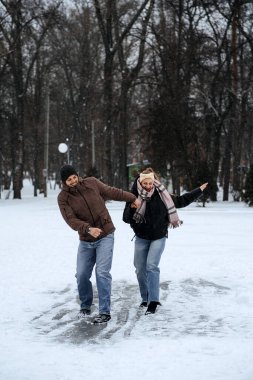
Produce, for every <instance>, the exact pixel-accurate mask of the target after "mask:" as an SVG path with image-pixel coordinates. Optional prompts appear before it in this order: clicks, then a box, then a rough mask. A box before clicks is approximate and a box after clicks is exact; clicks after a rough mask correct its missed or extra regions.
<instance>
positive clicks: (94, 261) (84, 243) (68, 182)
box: [58, 165, 140, 323]
mask: <svg viewBox="0 0 253 380" xmlns="http://www.w3.org/2000/svg"><path fill="white" fill-rule="evenodd" d="M60 174H61V180H62V183H63V186H62V190H61V192H60V193H59V195H58V205H59V208H60V211H61V214H62V216H63V218H64V220H65V222H66V223H67V224H68V225H69V226H70V227H71V228H72V229H73V230H75V231H78V234H79V240H80V242H79V247H78V253H77V271H76V278H77V285H78V292H79V298H80V304H81V310H80V313H79V318H85V317H86V316H87V315H89V314H90V313H91V305H92V301H93V290H92V283H91V281H90V278H91V275H92V271H93V268H94V266H95V265H96V283H97V290H98V299H99V315H98V316H97V317H95V319H94V323H106V322H108V321H109V320H110V319H111V315H110V306H111V282H112V277H111V274H110V270H111V266H112V256H113V244H114V235H113V233H114V230H115V227H114V225H113V222H112V220H111V217H110V215H109V212H108V210H107V208H106V206H105V201H106V200H109V199H111V200H115V201H125V202H130V203H131V206H132V207H139V206H140V201H139V200H137V197H136V196H135V195H134V194H132V193H129V192H126V191H123V190H120V189H116V188H115V187H110V186H107V185H105V184H104V183H102V182H100V181H99V180H97V179H96V178H94V177H88V178H85V179H83V178H81V177H79V176H78V174H77V172H76V170H75V168H73V166H71V165H65V166H63V167H62V168H61V171H60Z"/></svg>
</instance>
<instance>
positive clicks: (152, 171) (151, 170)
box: [141, 167, 159, 180]
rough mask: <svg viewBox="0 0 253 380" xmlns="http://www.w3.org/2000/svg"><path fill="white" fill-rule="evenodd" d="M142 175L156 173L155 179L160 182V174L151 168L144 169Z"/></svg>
mask: <svg viewBox="0 0 253 380" xmlns="http://www.w3.org/2000/svg"><path fill="white" fill-rule="evenodd" d="M141 173H143V174H148V173H154V177H155V179H157V180H159V176H158V174H157V173H156V172H155V171H154V170H153V169H152V168H151V167H150V168H146V169H144V170H143V171H142V172H141Z"/></svg>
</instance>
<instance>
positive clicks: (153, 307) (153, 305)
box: [145, 301, 161, 315]
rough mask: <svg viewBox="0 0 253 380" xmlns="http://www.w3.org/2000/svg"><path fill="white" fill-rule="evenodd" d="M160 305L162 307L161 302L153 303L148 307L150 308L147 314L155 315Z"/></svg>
mask: <svg viewBox="0 0 253 380" xmlns="http://www.w3.org/2000/svg"><path fill="white" fill-rule="evenodd" d="M158 305H161V304H160V302H158V301H151V302H150V303H149V305H148V308H147V311H146V313H145V314H146V315H147V314H155V312H156V308H157V306H158Z"/></svg>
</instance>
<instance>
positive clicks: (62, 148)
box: [58, 139, 69, 164]
mask: <svg viewBox="0 0 253 380" xmlns="http://www.w3.org/2000/svg"><path fill="white" fill-rule="evenodd" d="M68 141H69V139H66V142H67V144H66V143H60V144H59V145H58V150H59V152H60V153H63V154H65V153H67V163H68V164H69V145H68Z"/></svg>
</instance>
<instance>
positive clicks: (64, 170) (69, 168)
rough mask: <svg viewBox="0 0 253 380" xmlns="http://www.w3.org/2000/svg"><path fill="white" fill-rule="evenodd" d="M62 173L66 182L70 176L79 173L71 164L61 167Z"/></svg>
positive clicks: (62, 178)
mask: <svg viewBox="0 0 253 380" xmlns="http://www.w3.org/2000/svg"><path fill="white" fill-rule="evenodd" d="M60 173H61V180H62V182H64V183H65V181H66V180H67V179H68V178H69V176H71V175H73V174H75V175H78V174H77V171H76V169H75V168H73V166H71V165H64V166H63V167H62V168H61V170H60Z"/></svg>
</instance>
